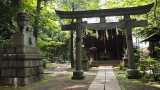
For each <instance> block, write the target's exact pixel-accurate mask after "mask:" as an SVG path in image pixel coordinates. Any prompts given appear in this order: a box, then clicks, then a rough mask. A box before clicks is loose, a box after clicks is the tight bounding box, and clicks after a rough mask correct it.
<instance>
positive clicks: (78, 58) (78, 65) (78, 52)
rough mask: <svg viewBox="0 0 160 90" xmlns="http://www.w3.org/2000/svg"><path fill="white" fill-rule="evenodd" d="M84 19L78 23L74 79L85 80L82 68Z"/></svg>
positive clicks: (79, 19) (80, 19)
mask: <svg viewBox="0 0 160 90" xmlns="http://www.w3.org/2000/svg"><path fill="white" fill-rule="evenodd" d="M81 24H82V18H78V19H77V23H76V27H77V28H76V71H74V72H73V76H72V79H77V80H78V79H84V73H83V71H82V70H81V68H82V65H81V63H82V25H81Z"/></svg>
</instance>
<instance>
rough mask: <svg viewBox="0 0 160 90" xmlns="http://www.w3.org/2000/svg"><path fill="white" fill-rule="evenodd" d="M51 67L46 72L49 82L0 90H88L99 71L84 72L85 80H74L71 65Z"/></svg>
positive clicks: (93, 69) (55, 64)
mask: <svg viewBox="0 0 160 90" xmlns="http://www.w3.org/2000/svg"><path fill="white" fill-rule="evenodd" d="M49 66H50V68H48V69H45V70H44V73H45V78H46V81H47V82H44V81H41V82H38V83H35V84H31V85H30V86H27V87H0V90H88V88H89V86H90V84H91V83H92V81H93V80H94V78H95V76H96V74H97V70H98V68H96V67H95V68H91V70H90V71H87V72H84V73H85V79H84V80H72V79H71V77H72V73H73V71H74V69H72V68H71V65H70V63H64V64H57V63H50V64H49Z"/></svg>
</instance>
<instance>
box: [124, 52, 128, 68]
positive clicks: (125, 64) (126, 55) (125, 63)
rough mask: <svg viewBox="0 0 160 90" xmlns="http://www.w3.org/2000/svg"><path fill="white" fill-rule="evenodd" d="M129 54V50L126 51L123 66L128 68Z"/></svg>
mask: <svg viewBox="0 0 160 90" xmlns="http://www.w3.org/2000/svg"><path fill="white" fill-rule="evenodd" d="M127 52H128V50H127V49H126V50H125V54H124V57H123V66H124V67H128V53H127Z"/></svg>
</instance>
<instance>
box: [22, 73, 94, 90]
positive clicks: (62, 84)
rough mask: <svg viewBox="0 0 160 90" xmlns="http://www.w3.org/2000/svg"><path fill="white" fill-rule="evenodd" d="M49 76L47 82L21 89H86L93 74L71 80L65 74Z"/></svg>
mask: <svg viewBox="0 0 160 90" xmlns="http://www.w3.org/2000/svg"><path fill="white" fill-rule="evenodd" d="M69 76H70V75H69ZM49 78H51V81H50V82H49V83H46V84H44V85H40V86H35V87H30V88H28V89H21V90H88V88H89V86H90V84H91V82H92V81H93V80H94V78H95V76H94V75H90V76H86V77H85V80H81V81H80V80H78V81H76V80H71V79H69V78H67V77H66V76H65V75H56V76H49Z"/></svg>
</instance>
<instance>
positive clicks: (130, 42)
mask: <svg viewBox="0 0 160 90" xmlns="http://www.w3.org/2000/svg"><path fill="white" fill-rule="evenodd" d="M124 19H125V21H126V22H125V25H126V27H125V31H126V42H127V48H128V65H129V69H128V70H127V77H128V78H129V79H131V78H132V79H134V78H138V70H137V69H135V57H134V48H133V40H132V28H131V26H130V25H128V23H129V22H130V15H125V16H124Z"/></svg>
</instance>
